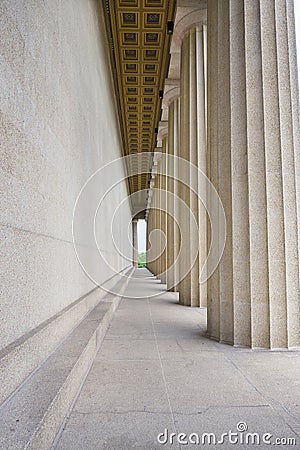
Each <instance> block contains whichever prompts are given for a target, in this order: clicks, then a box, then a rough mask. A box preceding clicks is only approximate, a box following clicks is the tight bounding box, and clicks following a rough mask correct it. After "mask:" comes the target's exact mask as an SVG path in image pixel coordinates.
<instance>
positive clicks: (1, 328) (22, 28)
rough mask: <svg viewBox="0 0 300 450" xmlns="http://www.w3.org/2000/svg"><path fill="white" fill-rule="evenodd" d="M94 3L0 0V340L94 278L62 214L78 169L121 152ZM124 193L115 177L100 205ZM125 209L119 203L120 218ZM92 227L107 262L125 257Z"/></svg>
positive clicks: (56, 308)
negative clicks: (84, 267) (82, 261)
mask: <svg viewBox="0 0 300 450" xmlns="http://www.w3.org/2000/svg"><path fill="white" fill-rule="evenodd" d="M100 3H101V2H99V1H98V0H2V1H1V3H0V30H1V56H0V58H1V69H0V121H1V123H0V130H1V131H0V136H1V147H0V199H1V200H0V306H1V314H0V349H1V348H2V349H3V348H4V347H6V346H7V345H8V344H10V343H13V342H14V341H15V340H16V339H18V338H21V336H22V335H24V334H25V333H28V332H30V330H33V329H34V328H35V327H37V326H38V325H39V324H41V323H43V322H44V321H45V320H47V319H49V318H51V317H52V316H53V315H55V314H57V313H59V312H60V311H61V310H62V309H63V308H66V307H67V306H68V305H70V304H71V303H72V302H74V301H75V300H77V299H78V298H79V297H81V296H83V295H85V294H86V293H88V292H89V291H90V290H91V289H93V288H94V287H95V285H94V284H93V283H92V282H91V281H90V280H89V279H88V277H87V276H86V275H85V273H84V272H83V270H82V268H81V267H80V265H79V263H78V261H77V259H76V255H75V252H74V248H73V244H72V214H73V207H74V203H75V200H76V197H77V195H78V193H79V191H80V189H81V187H82V185H83V184H84V183H85V181H86V180H87V178H88V177H89V176H90V175H91V174H92V173H93V172H94V171H95V170H96V169H98V168H99V167H101V166H102V165H104V164H106V163H108V162H109V161H111V160H113V159H115V158H117V157H119V156H121V142H120V136H119V128H118V121H117V114H116V107H115V104H114V97H113V96H112V92H113V86H112V78H111V73H110V69H109V58H108V48H107V42H106V37H105V27H104V22H103V14H102V13H101V9H100V6H99V5H100ZM118 170H119V172H120V174H119V175H120V177H122V176H124V172H123V166H122V165H121V164H120V165H119V167H118ZM126 192H127V191H126V185H125V182H123V183H120V184H119V185H118V186H117V188H116V189H115V190H114V191H113V193H112V194H111V195H110V203H109V205H110V206H108V207H109V208H111V210H114V208H115V207H116V206H117V204H118V203H119V202H120V200H121V199H124V197H125V196H126ZM123 211H124V208H123ZM130 215H131V213H130V208H129V204H128V202H127V206H126V207H125V217H124V223H126V221H129V220H130ZM123 225H124V224H123V223H120V224H119V230H117V232H118V233H119V236H122V234H124V237H125V234H127V233H128V230H127V228H126V227H124V226H123ZM84 226H85V224H84V223H82V227H83V229H84ZM100 233H102V244H101V245H102V246H104V247H103V249H104V251H105V245H106V244H105V243H106V242H108V243H107V246H108V248H107V251H108V252H110V258H111V259H112V260H114V261H115V264H114V265H115V267H117V268H118V269H119V270H121V269H123V268H124V267H126V266H128V264H129V261H128V260H126V259H125V258H123V257H120V256H119V255H117V253H116V252H115V256H114V254H113V252H114V251H115V250H114V249H113V247H112V245H111V242H110V239H109V233H110V228H109V226H106V227H102V228H100ZM106 238H107V239H106ZM128 242H129V241H128ZM92 253H93V250H92V249H91V257H92ZM125 253H127V254H128V257H130V255H131V249H130V246H129V244H128V245H127V247H126V248H125ZM100 270H101V268H100ZM110 275H111V273H110V272H109V271H107V270H106V268H103V270H102V280H104V279H105V278H108V277H109V276H110Z"/></svg>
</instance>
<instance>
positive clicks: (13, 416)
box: [0, 280, 127, 450]
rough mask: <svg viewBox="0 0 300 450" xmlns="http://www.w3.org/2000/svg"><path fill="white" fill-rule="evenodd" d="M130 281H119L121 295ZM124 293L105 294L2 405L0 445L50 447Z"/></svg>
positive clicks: (2, 446)
mask: <svg viewBox="0 0 300 450" xmlns="http://www.w3.org/2000/svg"><path fill="white" fill-rule="evenodd" d="M126 285H127V282H126V281H124V280H123V283H119V289H120V290H119V292H120V295H122V293H123V292H124V289H125V288H126ZM119 301H120V297H116V296H113V295H109V294H107V295H106V296H104V297H103V300H102V301H100V302H98V304H97V305H96V306H95V308H93V309H92V311H91V312H89V313H88V314H87V315H86V316H85V317H84V319H83V320H82V321H81V322H80V324H79V325H78V326H77V327H75V329H74V330H73V331H72V333H70V334H69V335H68V336H67V338H66V339H65V340H64V341H63V342H62V344H61V345H60V346H59V347H58V348H57V349H56V350H55V352H53V353H52V354H51V355H50V356H49V358H48V359H47V360H46V361H45V362H44V363H43V364H42V365H41V367H39V369H38V370H37V371H35V372H34V373H33V374H32V375H31V377H29V378H28V380H26V382H25V383H24V384H23V385H22V386H21V388H20V389H19V390H18V391H16V392H15V393H14V395H13V396H11V397H10V398H9V399H8V400H7V401H6V402H5V403H4V404H3V405H2V407H1V408H0V424H1V434H0V446H1V448H5V449H12V450H16V449H24V448H30V449H42V448H43V449H46V448H50V447H51V444H52V442H53V440H54V438H55V436H56V434H57V433H58V431H59V429H60V426H61V425H62V422H63V421H64V419H65V416H66V414H67V412H68V410H69V408H70V406H71V404H72V402H73V401H74V398H75V397H76V395H77V393H78V390H79V388H80V386H81V384H82V382H83V380H84V378H85V376H86V374H87V372H88V370H89V368H90V366H91V363H92V361H93V359H94V357H95V354H96V352H97V350H98V348H99V346H100V345H101V343H102V340H103V337H104V335H105V333H106V331H107V328H108V326H109V323H110V321H111V319H112V316H113V314H114V312H115V310H116V308H117V307H118V304H119Z"/></svg>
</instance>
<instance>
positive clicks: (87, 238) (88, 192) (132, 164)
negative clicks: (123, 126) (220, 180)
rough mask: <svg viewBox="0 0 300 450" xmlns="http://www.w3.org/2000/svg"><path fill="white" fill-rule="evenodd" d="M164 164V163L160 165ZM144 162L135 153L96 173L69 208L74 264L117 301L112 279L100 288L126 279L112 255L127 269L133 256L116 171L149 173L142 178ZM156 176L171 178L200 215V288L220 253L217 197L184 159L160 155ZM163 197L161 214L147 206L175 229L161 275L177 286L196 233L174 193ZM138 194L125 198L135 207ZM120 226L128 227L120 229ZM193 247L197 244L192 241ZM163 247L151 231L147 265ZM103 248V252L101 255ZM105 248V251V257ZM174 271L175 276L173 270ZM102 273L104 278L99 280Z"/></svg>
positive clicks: (160, 236) (221, 218)
mask: <svg viewBox="0 0 300 450" xmlns="http://www.w3.org/2000/svg"><path fill="white" fill-rule="evenodd" d="M164 159H165V161H163V160H164ZM147 160H148V161H149V154H147V153H140V154H134V155H128V156H124V157H123V158H118V159H116V160H114V161H112V162H110V163H108V164H107V165H105V166H103V167H101V168H99V169H98V170H97V171H96V172H95V173H94V174H93V175H92V176H91V177H90V178H89V179H88V180H87V181H86V183H85V184H84V185H83V187H82V189H81V191H80V193H79V195H78V197H77V200H76V203H75V207H74V212H73V221H72V234H73V244H74V249H75V252H76V256H77V258H78V261H79V263H80V265H81V267H82V269H83V270H84V272H85V273H86V275H87V276H88V277H89V278H90V279H91V280H92V281H93V282H94V283H95V284H96V285H98V286H101V287H102V288H103V289H105V290H106V291H108V292H110V293H112V294H113V295H119V293H118V283H117V282H116V278H114V286H110V285H109V282H105V283H104V280H105V279H106V280H107V279H108V278H112V277H113V276H116V275H117V278H118V277H119V279H120V280H121V279H123V278H124V277H129V273H128V271H120V267H119V265H118V262H116V258H115V257H114V256H115V254H116V252H117V253H118V254H119V255H120V260H121V259H122V260H123V261H124V259H125V260H127V262H128V266H129V265H130V264H131V262H132V254H133V248H132V240H131V236H130V233H127V230H128V229H129V227H130V225H131V219H132V218H131V217H129V215H128V214H126V207H127V204H128V197H127V194H126V192H125V190H123V191H122V190H121V189H120V186H121V185H122V182H123V181H124V178H125V177H124V173H123V171H122V170H120V168H121V167H127V168H131V171H130V173H129V174H128V176H136V175H142V174H144V173H151V170H152V168H151V167H149V169H148V172H145V171H144V170H143V171H141V169H139V168H141V167H146V166H147V164H143V162H145V161H147ZM165 167H169V168H170V167H180V171H178V170H176V174H179V175H176V176H174V174H172V173H170V171H168V173H164V172H163V170H164V168H165ZM174 173H175V172H174ZM159 175H160V176H166V177H171V178H173V179H174V181H175V183H176V184H177V185H178V186H179V187H180V186H181V187H182V186H185V188H184V189H187V188H188V189H190V190H191V191H192V192H193V193H194V194H195V195H196V196H197V197H198V199H199V200H200V201H201V203H202V204H203V206H204V207H205V209H206V212H207V216H208V218H209V221H210V227H211V232H210V235H211V243H210V249H209V252H208V256H207V258H206V261H205V262H204V264H203V267H201V268H200V279H199V282H200V283H205V282H206V281H207V280H208V279H209V278H210V276H211V275H212V274H213V273H214V271H215V270H216V268H217V266H218V264H219V262H220V259H221V257H222V253H223V250H224V247H225V241H226V219H225V213H224V208H223V205H222V202H221V200H220V197H219V195H218V193H217V191H216V189H215V188H214V186H213V185H212V184H211V182H210V181H209V179H208V178H207V177H206V175H205V174H204V173H203V172H202V171H201V170H200V169H199V168H198V167H196V166H194V165H193V164H191V163H190V162H189V161H187V160H185V159H182V158H178V157H174V156H172V155H168V154H163V155H162V158H161V160H160V164H159ZM191 180H192V182H191ZM151 191H152V198H154V197H155V196H156V195H158V194H159V193H160V192H161V191H160V190H157V189H155V188H154V187H152V189H151ZM164 192H165V198H166V202H165V206H164V207H163V209H162V206H160V207H159V208H158V207H157V206H155V204H151V206H150V207H151V209H152V208H154V209H155V210H162V211H163V212H164V213H166V214H168V215H169V216H170V218H171V220H173V221H174V222H175V223H176V224H177V225H178V228H179V233H180V246H179V252H178V255H177V257H176V259H175V261H173V263H172V265H171V266H170V267H168V268H167V269H166V271H165V272H164V275H165V276H166V278H167V279H168V278H170V275H171V274H172V272H173V271H174V270H175V269H176V270H177V273H179V274H180V276H179V280H177V282H180V281H181V280H182V279H183V278H185V276H186V275H187V274H188V273H189V271H190V269H191V267H192V266H193V264H194V262H195V260H196V258H197V256H198V253H199V248H198V246H197V245H195V246H194V247H193V248H192V249H191V254H190V257H189V258H188V261H189V262H188V263H186V262H185V261H186V258H184V249H186V248H188V243H189V240H190V236H191V235H193V236H199V229H198V224H197V221H196V220H195V217H194V215H193V214H192V212H191V210H190V209H189V207H188V206H187V205H186V203H185V202H184V201H183V200H182V199H181V198H180V197H179V196H177V195H175V194H174V193H172V192H169V191H164ZM147 193H148V191H147ZM140 194H141V191H139V192H135V193H132V194H131V195H130V197H131V198H130V201H131V203H132V204H137V200H138V196H139V195H140ZM116 198H117V199H118V204H117V207H116V209H115V210H114V212H113V213H111V215H109V214H110V213H109V211H110V208H108V207H106V206H107V205H108V204H111V203H112V199H114V201H115V199H116ZM174 204H176V208H173V207H172V205H174ZM143 209H144V207H143ZM187 218H189V227H188V229H187V227H186V226H185V223H186V219H187ZM126 220H127V222H128V223H126ZM120 226H121V227H122V228H120ZM103 227H109V228H110V242H107V237H106V242H105V244H106V245H105V246H103V242H102V239H103V234H102V233H101V230H103ZM122 230H125V232H124V233H123V232H122ZM105 236H107V234H105ZM196 241H198V240H197V239H196ZM165 246H166V236H165V234H164V233H163V231H162V230H160V229H153V230H152V231H151V233H150V235H149V243H148V249H147V252H146V258H147V263H149V262H150V263H151V261H154V260H156V259H157V258H159V257H160V256H161V255H162V253H163V251H164V249H165ZM104 248H105V251H104V250H103V249H104ZM107 248H109V251H108V250H107ZM90 249H92V250H93V254H94V257H93V258H91V257H90ZM179 267H180V272H179V270H178V269H179ZM104 273H105V277H104V276H103V274H104ZM153 295H155V294H153ZM147 296H149V295H147Z"/></svg>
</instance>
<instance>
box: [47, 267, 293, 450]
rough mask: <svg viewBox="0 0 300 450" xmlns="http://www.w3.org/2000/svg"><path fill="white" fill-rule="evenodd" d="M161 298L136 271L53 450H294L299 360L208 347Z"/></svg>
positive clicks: (189, 320)
mask: <svg viewBox="0 0 300 450" xmlns="http://www.w3.org/2000/svg"><path fill="white" fill-rule="evenodd" d="M163 288H164V286H163V285H161V284H160V282H159V281H158V280H156V279H155V278H154V277H152V276H150V273H149V272H147V271H146V270H145V269H137V270H136V271H135V274H134V276H133V278H132V279H131V281H130V282H129V285H128V288H127V291H126V296H127V297H124V298H123V299H122V301H121V304H120V307H119V309H118V310H117V312H116V314H115V316H114V319H113V321H112V323H111V326H110V328H109V330H108V332H107V334H106V337H105V339H104V342H103V344H102V347H101V348H100V351H99V353H98V355H97V357H96V359H95V361H94V364H93V366H92V368H91V371H90V372H89V375H88V377H87V379H86V381H85V383H84V385H83V388H82V390H81V393H80V395H79V397H78V398H77V401H76V403H75V405H74V407H73V410H72V412H71V414H70V416H69V418H68V420H67V421H66V423H65V425H64V429H63V431H62V433H61V435H60V437H59V439H58V442H57V443H56V448H57V449H60V450H62V449H68V450H69V449H84V450H100V449H107V450H113V449H120V450H121V449H122V450H127V449H132V448H137V449H160V448H165V449H166V448H169V449H178V448H215V447H218V448H224V449H226V450H228V449H230V448H233V449H248V448H249V449H264V448H270V445H269V444H268V442H269V443H271V444H273V446H275V447H276V448H278V449H281V448H282V449H287V448H288V449H293V448H294V449H300V389H299V387H300V353H297V352H267V351H266V352H253V351H251V350H248V349H234V348H232V347H230V346H226V345H222V344H218V343H216V342H213V341H211V340H209V339H207V338H206V337H205V324H206V317H205V310H204V309H191V308H186V307H183V306H180V305H178V304H177V298H176V294H174V293H169V292H166V291H165V290H163ZM132 297H136V298H132ZM237 427H238V429H239V433H237ZM245 428H247V431H243V430H244V429H245ZM165 430H167V431H165ZM230 430H231V431H232V434H231V435H230V436H228V435H223V438H222V433H228V434H230V433H229V432H230ZM160 433H163V434H162V435H160V436H159V437H160V441H161V443H159V442H158V440H157V437H158V435H159V434H160ZM171 433H176V436H174V435H172V434H171ZM180 433H184V434H185V435H186V436H185V435H180ZM192 433H194V434H192ZM203 433H214V435H211V436H205V435H203ZM234 433H236V434H234ZM253 433H257V434H256V435H254V434H253ZM264 434H265V436H264ZM167 435H168V436H167ZM271 435H272V436H271ZM167 437H168V438H167ZM204 438H205V444H204V445H201V442H202V439H204ZM214 438H215V439H216V442H218V441H219V443H218V444H217V445H209V443H208V440H209V439H211V442H212V443H213V442H214ZM277 438H279V439H281V438H283V439H282V440H281V441H280V442H279V441H278V442H277V441H276V439H277ZM290 438H292V439H296V444H294V442H293V441H290V442H289V441H288V439H290ZM198 439H199V442H200V444H199V445H198ZM285 439H286V440H285ZM263 440H264V441H265V442H263ZM165 441H167V442H166V443H165ZM179 441H182V442H181V443H180V442H179ZM223 441H224V443H222V442H223ZM247 441H248V444H246V443H245V442H247ZM258 441H259V444H258ZM186 442H189V444H186Z"/></svg>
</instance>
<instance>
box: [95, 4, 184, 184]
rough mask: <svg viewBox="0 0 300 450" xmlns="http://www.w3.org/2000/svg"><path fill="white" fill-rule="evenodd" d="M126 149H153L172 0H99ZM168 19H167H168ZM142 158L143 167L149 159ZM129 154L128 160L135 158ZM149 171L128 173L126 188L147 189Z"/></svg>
mask: <svg viewBox="0 0 300 450" xmlns="http://www.w3.org/2000/svg"><path fill="white" fill-rule="evenodd" d="M104 10H105V15H106V24H107V31H108V37H109V42H110V50H111V57H112V65H113V72H114V78H115V86H116V91H117V99H118V102H119V108H120V119H121V127H122V135H123V144H124V149H125V154H126V155H129V154H139V153H141V152H153V151H154V147H155V145H156V138H157V133H156V132H157V127H158V122H159V120H160V113H161V97H162V91H163V88H164V81H165V78H166V76H167V70H168V63H169V48H170V35H169V34H168V27H169V31H170V27H171V26H172V24H171V22H173V20H174V10H175V0H113V1H108V0H104ZM168 22H169V24H168ZM150 159H151V158H149V160H147V158H146V159H144V158H143V159H142V164H143V165H145V166H147V167H141V168H140V167H139V169H146V170H148V167H149V166H150V164H151V161H150ZM138 161H139V158H134V162H133V164H138ZM149 180H150V176H149V174H142V175H137V176H132V177H131V178H130V180H129V185H130V191H131V192H136V191H138V190H141V189H147V188H148V185H149Z"/></svg>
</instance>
